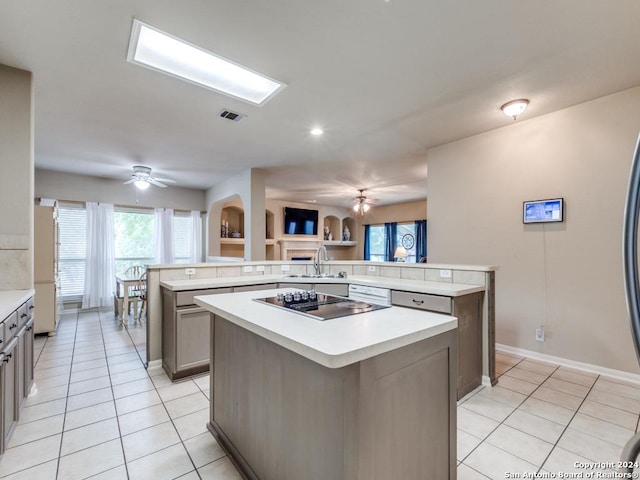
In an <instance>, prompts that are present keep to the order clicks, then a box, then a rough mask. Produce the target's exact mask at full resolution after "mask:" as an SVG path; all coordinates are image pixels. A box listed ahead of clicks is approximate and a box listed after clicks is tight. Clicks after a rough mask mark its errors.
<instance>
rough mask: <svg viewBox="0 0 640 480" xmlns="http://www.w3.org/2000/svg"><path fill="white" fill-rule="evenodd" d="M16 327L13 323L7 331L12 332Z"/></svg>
mask: <svg viewBox="0 0 640 480" xmlns="http://www.w3.org/2000/svg"><path fill="white" fill-rule="evenodd" d="M17 326H18V325H16V324H15V323H14V324H12V325H11V326H10V327H9V330H13V329H14V328H16V327H17Z"/></svg>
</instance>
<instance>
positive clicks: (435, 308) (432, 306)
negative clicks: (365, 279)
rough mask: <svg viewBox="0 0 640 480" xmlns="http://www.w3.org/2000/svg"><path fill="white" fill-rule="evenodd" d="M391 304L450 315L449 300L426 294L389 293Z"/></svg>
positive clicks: (448, 298)
mask: <svg viewBox="0 0 640 480" xmlns="http://www.w3.org/2000/svg"><path fill="white" fill-rule="evenodd" d="M391 304H392V305H398V306H400V307H409V308H417V309H420V310H429V311H431V312H439V313H449V314H450V313H451V312H452V310H453V309H452V307H451V298H450V297H441V296H439V295H428V294H426V293H411V292H400V291H397V290H392V291H391Z"/></svg>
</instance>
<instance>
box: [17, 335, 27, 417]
mask: <svg viewBox="0 0 640 480" xmlns="http://www.w3.org/2000/svg"><path fill="white" fill-rule="evenodd" d="M26 336H27V327H26V326H24V327H22V328H21V329H20V331H19V332H18V334H17V335H16V337H17V339H18V345H17V346H16V349H15V352H16V355H15V356H16V357H17V358H16V386H15V388H16V395H15V397H16V419H18V417H19V415H20V407H21V406H22V402H23V401H24V380H25V361H26V357H25V339H26Z"/></svg>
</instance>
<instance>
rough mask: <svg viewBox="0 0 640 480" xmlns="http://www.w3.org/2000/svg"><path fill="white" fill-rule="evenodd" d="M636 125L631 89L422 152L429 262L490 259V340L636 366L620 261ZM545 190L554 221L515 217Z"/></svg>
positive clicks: (635, 92) (638, 111) (639, 119)
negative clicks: (541, 332)
mask: <svg viewBox="0 0 640 480" xmlns="http://www.w3.org/2000/svg"><path fill="white" fill-rule="evenodd" d="M639 129H640V87H639V88H634V89H630V90H626V91H623V92H620V93H618V94H615V95H611V96H607V97H603V98H599V99H597V100H594V101H591V102H587V103H583V104H580V105H577V106H574V107H571V108H568V109H565V110H561V111H558V112H554V113H551V114H548V115H544V116H540V117H537V118H533V119H530V120H524V121H522V120H521V121H518V122H516V123H514V124H512V125H510V126H508V127H505V128H502V129H499V130H494V131H491V132H487V133H484V134H481V135H477V136H474V137H470V138H467V139H464V140H461V141H458V142H455V143H451V144H448V145H444V146H441V147H438V148H435V149H432V150H430V151H429V155H428V167H429V179H428V191H429V197H428V198H429V222H428V239H429V262H455V263H477V264H495V265H499V266H500V270H499V271H498V272H497V274H496V292H497V293H496V309H497V314H496V332H497V341H498V343H502V344H506V345H510V346H514V347H519V348H523V349H527V350H533V351H538V352H540V353H544V354H548V355H554V356H558V357H563V358H566V359H570V360H575V361H579V362H586V363H591V364H596V365H600V366H604V367H607V368H613V369H618V370H624V371H628V372H633V373H637V372H638V371H639V369H638V365H637V361H636V358H635V354H634V349H633V346H632V342H631V337H630V330H629V326H628V320H627V313H626V306H625V298H624V292H623V281H622V265H621V243H622V233H621V231H622V215H623V209H624V200H625V193H626V187H627V179H628V174H629V168H630V164H631V158H632V155H633V150H634V146H635V142H636V138H637V136H638V131H639ZM552 197H564V198H565V202H566V221H565V222H564V223H561V224H544V225H526V226H525V225H523V224H522V202H523V201H524V200H535V199H544V198H552ZM540 325H543V326H544V328H545V331H546V341H545V342H544V343H541V342H536V341H535V335H534V334H535V329H536V328H537V327H538V326H540Z"/></svg>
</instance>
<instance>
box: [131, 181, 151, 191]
mask: <svg viewBox="0 0 640 480" xmlns="http://www.w3.org/2000/svg"><path fill="white" fill-rule="evenodd" d="M133 184H134V185H135V186H136V188H138V189H139V190H146V189H147V188H149V185H150V183H149V182H147V181H146V180H144V179H142V178H139V179H138V180H136V181H134V182H133Z"/></svg>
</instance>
